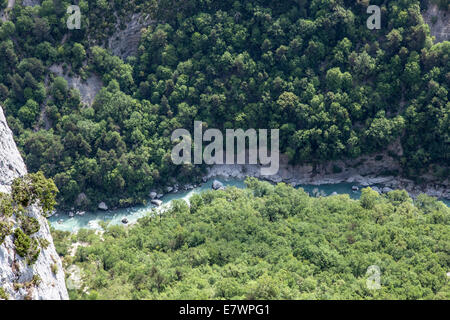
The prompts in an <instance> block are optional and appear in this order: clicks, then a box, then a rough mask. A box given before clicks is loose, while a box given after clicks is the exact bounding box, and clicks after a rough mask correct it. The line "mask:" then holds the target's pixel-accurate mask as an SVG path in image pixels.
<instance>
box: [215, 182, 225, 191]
mask: <svg viewBox="0 0 450 320" xmlns="http://www.w3.org/2000/svg"><path fill="white" fill-rule="evenodd" d="M212 188H213V189H214V190H222V189H224V187H223V183H222V182H220V181H219V180H214V181H213V183H212Z"/></svg>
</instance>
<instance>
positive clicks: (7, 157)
mask: <svg viewBox="0 0 450 320" xmlns="http://www.w3.org/2000/svg"><path fill="white" fill-rule="evenodd" d="M26 172H27V171H26V167H25V164H24V162H23V159H22V157H21V155H20V153H19V151H18V150H17V147H16V144H15V142H14V140H13V136H12V132H11V130H10V129H9V128H8V125H7V123H6V119H5V116H4V114H3V110H2V108H1V107H0V192H3V193H9V192H10V185H11V182H12V181H13V180H14V179H15V178H17V177H20V176H23V175H24V174H26ZM25 214H26V215H27V216H29V217H33V218H35V219H37V220H38V221H39V224H40V229H39V231H38V232H37V233H35V234H34V235H33V237H35V238H39V239H45V240H46V241H47V242H48V245H47V246H43V247H42V248H41V250H40V254H39V257H38V258H37V260H36V262H35V263H34V264H32V265H29V264H27V263H26V262H25V259H23V258H21V257H20V256H19V255H18V254H17V252H16V249H15V245H14V235H9V236H6V238H5V239H4V241H3V243H2V244H1V245H0V291H3V293H4V294H6V297H7V298H8V299H11V300H21V299H38V300H44V299H45V300H60V299H68V298H69V297H68V294H67V289H66V285H65V279H64V272H63V268H62V264H61V260H60V259H59V256H58V254H57V253H56V250H55V246H54V244H53V239H52V237H51V234H50V229H49V226H48V223H47V220H46V219H45V218H44V217H43V216H42V210H41V209H40V208H39V207H37V206H30V207H28V208H27V209H26V212H25ZM8 220H9V222H11V224H12V225H13V226H17V221H16V216H15V215H13V216H12V217H11V218H8ZM0 293H2V292H0ZM1 298H2V297H1V295H0V299H1Z"/></svg>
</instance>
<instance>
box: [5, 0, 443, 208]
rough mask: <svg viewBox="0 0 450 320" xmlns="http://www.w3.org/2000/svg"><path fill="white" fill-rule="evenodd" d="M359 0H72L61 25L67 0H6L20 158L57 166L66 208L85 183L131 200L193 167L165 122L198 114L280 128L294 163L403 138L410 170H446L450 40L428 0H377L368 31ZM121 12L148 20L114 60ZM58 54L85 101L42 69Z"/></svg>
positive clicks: (8, 92)
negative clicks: (438, 28) (132, 49)
mask: <svg viewBox="0 0 450 320" xmlns="http://www.w3.org/2000/svg"><path fill="white" fill-rule="evenodd" d="M366 2H367V1H356V2H355V1H353V2H351V1H342V0H339V1H309V2H305V1H300V2H299V1H293V0H288V1H284V2H283V3H282V4H281V5H280V4H278V3H274V2H270V1H263V0H258V1H254V2H251V3H248V1H235V2H227V1H218V0H213V1H199V0H190V1H187V2H186V1H176V2H174V3H172V2H167V1H137V2H135V1H131V2H130V1H128V2H124V1H120V2H117V1H116V2H108V1H97V2H83V1H82V2H80V3H79V5H80V8H81V12H82V21H81V25H82V28H81V29H80V30H71V31H70V36H68V35H67V32H68V30H67V28H66V26H65V23H64V21H66V19H67V14H66V12H65V10H64V6H63V5H62V4H61V3H58V2H55V3H53V2H52V1H43V2H42V3H41V5H38V6H35V7H33V8H31V7H24V6H22V5H21V4H20V3H16V5H15V8H14V10H12V12H11V13H10V17H11V19H10V20H11V21H8V22H5V23H2V24H1V25H0V101H2V102H3V103H2V104H3V105H4V107H5V109H6V113H7V115H8V122H9V124H10V126H11V127H12V128H13V130H14V131H15V133H16V137H17V142H18V145H19V146H20V148H21V149H22V151H23V153H24V154H25V161H26V164H27V167H28V168H29V170H30V171H31V172H37V171H43V172H44V173H45V175H46V176H48V177H51V178H53V179H54V181H55V184H56V185H57V187H58V188H59V190H60V191H61V192H60V194H59V197H60V198H59V200H60V203H61V204H62V205H64V206H66V207H68V208H71V207H72V206H73V204H74V202H75V200H76V199H77V197H78V196H79V194H81V193H85V194H86V195H87V198H88V201H86V202H83V203H80V206H82V207H91V208H93V207H95V206H96V204H98V203H99V202H101V201H105V202H108V204H111V206H128V205H131V204H134V203H143V201H144V200H145V199H146V197H147V194H148V191H149V190H150V189H152V188H153V189H155V188H156V189H157V188H160V187H161V186H163V185H167V184H169V183H174V181H172V179H171V177H177V180H178V182H179V183H183V182H189V183H192V182H193V181H195V180H198V177H199V174H200V173H201V170H202V168H199V167H194V166H187V165H186V166H173V165H172V164H171V161H170V150H171V147H172V144H171V142H170V133H171V132H172V131H173V130H174V129H177V128H180V127H184V128H186V129H192V124H193V121H194V120H201V121H204V122H205V123H207V125H208V127H215V128H219V129H225V128H230V127H234V128H243V129H246V128H280V129H281V131H280V133H281V136H280V139H281V141H280V147H281V151H282V152H283V153H285V154H287V155H288V157H289V160H290V161H291V162H292V163H294V164H295V163H302V162H312V163H316V162H321V161H324V160H330V159H345V158H355V157H358V156H361V155H365V154H371V153H373V152H375V151H384V150H386V148H387V146H389V145H390V144H392V143H398V142H400V143H401V146H402V149H403V154H402V155H401V156H400V155H398V156H399V160H400V163H401V165H402V166H403V168H402V172H403V173H404V174H405V175H408V176H410V177H419V176H421V175H424V174H429V173H435V174H436V177H435V178H436V179H441V180H444V179H445V177H446V175H445V174H444V175H443V174H442V172H444V173H445V172H446V170H447V171H448V163H449V158H448V157H449V154H450V151H449V149H448V148H449V147H450V146H449V144H448V127H449V126H448V106H449V101H448V91H449V87H448V74H449V72H450V70H449V64H448V59H449V50H450V46H449V42H448V41H447V42H443V43H439V44H433V43H432V39H431V37H430V35H429V31H428V29H427V27H426V25H425V24H424V21H423V19H422V17H421V15H420V9H421V7H420V6H421V5H422V6H423V5H425V3H424V2H423V1H418V0H404V1H389V2H384V4H382V5H381V6H382V10H383V28H382V29H381V30H379V31H377V32H373V31H371V30H368V29H367V27H366V19H367V15H366V14H365V13H364V12H365V8H366V6H367V3H366ZM441 2H442V1H440V2H439V1H438V4H439V5H440V6H441V7H442V6H443V5H442V3H441ZM444 2H445V1H444ZM444 7H445V5H444ZM131 12H133V13H139V14H141V15H142V16H147V15H149V16H150V17H151V18H153V19H154V20H156V22H155V23H154V24H151V25H149V26H148V27H147V28H146V29H145V30H144V32H143V34H142V37H141V42H140V45H139V50H138V52H137V54H136V55H135V56H134V57H130V58H129V59H127V60H126V61H123V60H122V59H121V58H119V57H117V56H113V55H111V53H110V52H108V51H107V50H105V49H103V48H102V47H104V46H103V44H104V43H106V42H107V41H109V39H110V38H111V37H112V38H115V37H116V36H115V35H114V36H112V35H113V34H114V33H115V32H116V31H117V25H119V26H120V29H123V28H124V27H125V23H127V21H126V19H121V20H120V21H119V20H118V19H117V17H122V18H124V17H128V16H131V15H130V13H131ZM30 30H32V32H30ZM63 39H64V41H62V40H63ZM55 64H57V65H61V66H62V67H63V69H64V72H65V75H64V76H65V77H67V76H76V75H78V76H80V77H81V78H83V79H86V78H87V77H89V76H91V75H93V74H95V75H96V76H98V77H99V78H100V79H101V80H102V81H103V84H104V87H103V88H102V90H101V91H100V93H99V94H98V95H97V97H96V99H95V102H94V104H93V105H92V106H86V105H84V104H83V103H82V102H81V99H80V95H79V93H78V92H77V91H76V90H73V89H71V88H69V86H68V82H67V81H66V80H65V79H64V78H63V77H61V76H58V77H55V76H54V75H53V74H49V72H48V71H49V67H50V66H52V65H55ZM47 74H49V76H47ZM435 167H442V168H443V171H442V170H441V171H439V172H434V170H431V168H435ZM439 173H441V174H439Z"/></svg>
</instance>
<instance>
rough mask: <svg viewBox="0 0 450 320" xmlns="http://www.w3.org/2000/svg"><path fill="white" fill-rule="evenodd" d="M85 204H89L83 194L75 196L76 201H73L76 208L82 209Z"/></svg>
mask: <svg viewBox="0 0 450 320" xmlns="http://www.w3.org/2000/svg"><path fill="white" fill-rule="evenodd" d="M87 203H89V199H88V197H87V196H86V194H85V193H84V192H82V193H80V194H79V195H78V196H77V199H76V200H75V205H76V206H77V207H82V206H83V205H86V204H87Z"/></svg>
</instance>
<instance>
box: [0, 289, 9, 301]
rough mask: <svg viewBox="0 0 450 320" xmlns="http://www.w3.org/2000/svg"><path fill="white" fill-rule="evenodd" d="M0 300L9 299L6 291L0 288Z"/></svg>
mask: <svg viewBox="0 0 450 320" xmlns="http://www.w3.org/2000/svg"><path fill="white" fill-rule="evenodd" d="M0 299H2V300H8V299H9V296H8V294H7V293H6V292H5V289H3V288H0Z"/></svg>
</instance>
